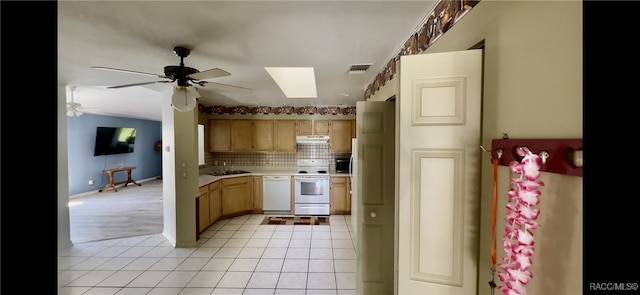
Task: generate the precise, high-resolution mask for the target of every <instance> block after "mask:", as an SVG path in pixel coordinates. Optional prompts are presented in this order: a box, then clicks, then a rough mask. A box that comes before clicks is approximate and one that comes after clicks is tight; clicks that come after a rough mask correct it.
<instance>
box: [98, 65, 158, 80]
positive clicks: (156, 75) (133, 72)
mask: <svg viewBox="0 0 640 295" xmlns="http://www.w3.org/2000/svg"><path fill="white" fill-rule="evenodd" d="M91 68H92V69H97V70H106V71H114V72H122V73H130V74H138V75H147V76H154V77H158V78H167V79H168V77H166V76H165V75H158V74H152V73H145V72H138V71H131V70H123V69H116V68H108V67H98V66H92V67H91Z"/></svg>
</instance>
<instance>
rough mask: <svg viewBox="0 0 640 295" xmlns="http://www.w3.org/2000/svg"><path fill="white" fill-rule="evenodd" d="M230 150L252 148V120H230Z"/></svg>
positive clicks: (236, 150) (250, 149)
mask: <svg viewBox="0 0 640 295" xmlns="http://www.w3.org/2000/svg"><path fill="white" fill-rule="evenodd" d="M231 150H232V151H235V152H249V151H252V150H253V120H231Z"/></svg>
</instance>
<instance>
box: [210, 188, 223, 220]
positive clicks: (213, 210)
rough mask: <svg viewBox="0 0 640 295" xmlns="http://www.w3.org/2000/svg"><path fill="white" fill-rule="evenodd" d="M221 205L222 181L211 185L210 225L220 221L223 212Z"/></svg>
mask: <svg viewBox="0 0 640 295" xmlns="http://www.w3.org/2000/svg"><path fill="white" fill-rule="evenodd" d="M220 207H221V204H220V181H215V182H213V183H210V184H209V224H213V223H214V222H216V221H218V218H220V215H222V211H221V210H220V209H221V208H220Z"/></svg>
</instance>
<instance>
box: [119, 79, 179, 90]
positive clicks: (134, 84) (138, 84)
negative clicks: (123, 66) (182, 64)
mask: <svg viewBox="0 0 640 295" xmlns="http://www.w3.org/2000/svg"><path fill="white" fill-rule="evenodd" d="M156 83H173V81H152V82H141V83H133V84H125V85H117V86H109V87H107V88H109V89H114V88H125V87H131V86H141V85H149V84H156Z"/></svg>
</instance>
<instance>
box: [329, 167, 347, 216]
mask: <svg viewBox="0 0 640 295" xmlns="http://www.w3.org/2000/svg"><path fill="white" fill-rule="evenodd" d="M330 196H331V199H330V210H329V213H330V214H336V215H341V214H351V195H350V194H349V177H348V176H331V188H330Z"/></svg>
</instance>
